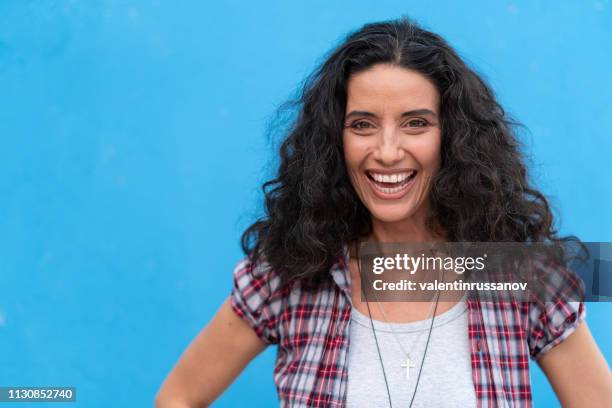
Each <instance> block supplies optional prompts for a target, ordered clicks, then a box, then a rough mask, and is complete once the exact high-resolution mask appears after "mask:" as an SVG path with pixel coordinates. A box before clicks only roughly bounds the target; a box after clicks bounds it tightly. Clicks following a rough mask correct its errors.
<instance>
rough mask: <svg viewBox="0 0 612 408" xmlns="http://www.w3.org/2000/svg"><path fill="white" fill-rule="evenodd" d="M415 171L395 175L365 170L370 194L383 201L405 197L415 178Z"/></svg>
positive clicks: (410, 170) (409, 170)
mask: <svg viewBox="0 0 612 408" xmlns="http://www.w3.org/2000/svg"><path fill="white" fill-rule="evenodd" d="M417 173H418V172H417V170H414V169H408V170H406V171H401V172H397V173H388V172H385V173H383V172H380V171H376V170H367V171H366V172H365V176H366V179H367V180H368V185H369V186H370V188H371V190H372V192H373V193H374V194H375V195H376V196H377V197H379V198H381V199H383V200H397V199H398V198H402V197H403V196H404V195H406V194H407V193H408V192H409V191H410V189H411V187H412V186H413V185H414V181H415V179H416V176H417Z"/></svg>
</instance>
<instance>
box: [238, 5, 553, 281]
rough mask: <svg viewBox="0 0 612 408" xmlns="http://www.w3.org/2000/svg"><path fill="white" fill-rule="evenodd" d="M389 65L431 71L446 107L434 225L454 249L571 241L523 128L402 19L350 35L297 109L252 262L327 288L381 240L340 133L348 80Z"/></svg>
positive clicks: (255, 230)
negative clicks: (540, 184) (527, 156)
mask: <svg viewBox="0 0 612 408" xmlns="http://www.w3.org/2000/svg"><path fill="white" fill-rule="evenodd" d="M380 63H385V64H393V65H396V66H400V67H404V68H407V69H411V70H415V71H417V72H419V73H421V74H422V75H424V76H425V77H427V78H428V79H430V80H431V81H432V82H433V84H434V85H435V86H436V88H437V90H438V92H439V94H440V97H441V99H440V100H441V106H440V113H441V124H442V146H441V166H440V170H439V171H438V173H437V175H436V176H435V177H434V179H433V180H432V188H431V192H430V194H431V196H430V200H431V208H432V211H431V214H430V216H429V219H428V226H430V227H433V226H434V225H439V226H441V227H442V228H443V229H444V230H445V232H446V235H447V239H448V241H450V242H462V241H469V242H483V241H486V242H489V241H495V242H503V241H506V242H507V241H512V242H542V241H545V242H550V241H559V240H563V239H565V238H559V237H558V236H557V231H556V230H555V229H554V225H553V215H552V211H551V208H550V205H549V203H548V201H547V199H546V198H545V197H544V195H543V194H542V193H540V192H539V191H538V190H537V189H535V188H534V187H533V186H531V185H530V183H529V181H528V177H527V169H526V165H525V164H524V159H523V156H522V154H521V151H520V147H521V146H520V143H519V141H518V138H517V135H516V131H515V129H514V128H515V127H517V126H521V125H520V123H518V122H516V121H515V120H513V119H511V118H510V117H509V115H507V114H506V113H505V112H504V109H503V108H502V107H501V106H500V105H499V103H498V102H497V101H496V99H495V96H494V93H493V91H492V90H491V88H490V87H489V85H488V84H487V83H486V82H485V81H484V80H483V79H482V78H480V77H479V75H478V74H477V73H476V72H475V71H474V70H472V69H470V68H469V67H468V66H467V65H466V64H465V63H464V61H462V59H461V58H460V57H459V56H458V54H457V53H456V51H455V50H454V49H453V48H452V47H451V46H450V45H449V44H448V43H447V42H446V41H445V40H444V39H443V38H441V37H440V36H439V35H437V34H435V33H432V32H430V31H427V30H425V29H423V28H422V27H420V26H419V25H418V24H417V23H415V22H414V21H413V20H411V19H410V18H408V17H401V18H399V19H396V20H389V21H383V22H377V23H370V24H366V25H364V26H363V27H362V28H361V29H359V30H357V31H354V32H352V33H349V34H348V35H347V36H346V37H345V39H344V41H342V42H341V44H340V45H339V46H337V47H336V48H335V49H333V50H332V51H331V52H329V53H328V54H327V56H326V57H325V58H324V61H323V62H322V63H321V64H320V65H319V66H318V67H317V68H316V70H315V71H314V72H313V73H312V74H311V75H309V76H308V77H307V78H306V80H305V81H304V82H303V88H302V89H301V92H300V93H299V96H298V97H297V98H296V99H295V100H293V101H290V103H291V104H292V106H294V107H296V108H297V115H295V117H294V120H293V123H292V124H291V126H290V127H288V129H287V134H286V137H284V140H283V142H282V144H281V146H280V152H279V153H280V163H279V167H278V172H277V174H276V177H275V178H273V179H272V180H269V181H267V182H265V183H264V184H263V187H262V190H263V193H264V196H265V212H266V214H265V216H264V217H262V218H260V219H258V220H257V221H256V222H254V223H253V224H252V225H250V226H249V227H248V228H247V229H246V230H245V231H244V233H243V235H242V237H241V246H242V250H243V251H244V252H245V254H248V255H249V256H250V258H251V260H252V261H253V262H257V259H258V258H259V257H260V256H264V257H265V260H266V261H267V262H268V263H269V265H270V266H271V267H272V268H273V269H274V270H275V271H277V272H278V273H279V274H280V276H281V281H282V282H283V283H289V282H291V281H294V280H299V281H300V282H303V283H306V284H315V285H317V284H319V283H321V282H323V281H326V280H328V279H329V269H330V267H331V266H332V265H333V264H334V263H335V262H337V261H338V259H339V258H340V257H341V256H342V255H343V252H342V251H343V246H344V245H348V244H350V243H353V242H354V241H355V240H357V239H359V238H360V237H364V236H367V235H369V234H370V233H371V231H372V222H371V216H370V213H369V211H368V210H367V208H366V207H365V206H364V205H363V203H362V202H361V200H360V199H359V197H358V196H357V194H356V192H355V190H354V189H353V186H352V185H351V182H350V180H349V177H348V174H347V170H346V167H345V161H344V153H343V146H342V130H343V126H342V125H343V123H344V114H345V109H346V100H347V81H348V79H349V77H350V76H351V75H353V74H355V73H358V72H360V71H363V70H366V69H368V68H370V67H372V66H373V65H375V64H380ZM285 106H286V105H285ZM434 221H435V222H434Z"/></svg>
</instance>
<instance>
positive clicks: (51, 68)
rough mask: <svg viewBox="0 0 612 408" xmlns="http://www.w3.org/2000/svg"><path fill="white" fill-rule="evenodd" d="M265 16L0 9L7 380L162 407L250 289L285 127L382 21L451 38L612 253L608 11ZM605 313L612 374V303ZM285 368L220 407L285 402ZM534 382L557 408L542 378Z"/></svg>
mask: <svg viewBox="0 0 612 408" xmlns="http://www.w3.org/2000/svg"><path fill="white" fill-rule="evenodd" d="M256 3H259V2H251V1H246V0H245V1H241V2H238V1H224V2H201V1H169V0H166V1H163V0H158V1H145V0H133V1H118V0H113V1H111V0H106V1H94V0H90V1H77V0H73V1H69V0H63V1H59V0H58V1H53V0H48V1H24V0H13V1H11V0H1V1H0V197H2V199H1V200H0V282H1V286H0V349H1V350H2V351H1V352H0V385H74V386H76V387H77V389H78V399H79V402H78V403H77V404H72V405H71V406H83V407H85V406H86V407H98V406H99V407H108V406H147V405H150V404H151V403H152V400H153V395H154V393H155V391H156V390H157V388H158V386H159V385H160V383H161V381H162V380H163V378H164V376H165V375H166V374H167V372H168V371H169V369H170V368H171V366H172V364H173V363H174V362H175V361H176V359H177V358H178V357H179V355H180V353H181V352H182V350H183V349H184V348H185V347H186V346H187V344H188V342H189V341H190V340H191V339H192V338H193V337H194V336H195V335H196V334H197V333H198V331H199V330H200V329H201V328H202V327H203V326H204V325H205V324H206V322H207V321H208V320H209V319H210V318H211V316H212V315H213V313H214V312H215V310H216V308H217V307H218V305H219V304H220V303H221V302H222V301H223V299H224V298H225V297H226V296H227V295H228V293H229V291H230V287H231V272H232V268H233V266H234V265H235V263H236V262H237V260H238V259H239V258H240V257H241V256H242V254H241V252H240V251H239V246H238V238H239V235H240V233H241V232H242V229H243V228H244V227H246V226H247V225H248V222H249V221H251V220H252V219H253V217H254V216H255V215H256V214H257V211H258V210H259V208H260V207H259V205H260V204H259V203H260V200H261V196H260V192H259V190H260V188H259V186H260V184H261V183H262V182H263V181H264V180H265V179H266V174H265V171H267V169H268V167H266V164H267V163H268V160H269V159H271V158H272V157H274V151H273V150H272V149H271V146H269V145H268V143H267V141H266V139H265V138H264V130H265V124H266V120H267V119H268V118H269V117H270V115H271V114H272V112H273V110H274V108H275V106H277V105H278V104H280V103H281V102H283V101H284V100H285V98H286V97H288V96H289V95H290V94H291V92H292V91H293V90H295V89H296V87H297V85H298V84H299V82H300V81H301V80H302V79H303V77H304V76H305V75H306V74H308V73H309V72H310V71H311V70H312V69H313V68H314V67H315V64H316V63H317V62H318V61H319V60H320V58H321V56H322V55H323V53H324V52H326V51H327V50H328V49H329V48H330V47H332V45H333V44H334V43H335V42H336V41H338V40H339V39H340V38H341V36H342V35H343V34H345V33H346V32H347V31H349V30H353V29H356V28H358V27H359V26H360V25H361V24H363V23H365V22H369V21H375V20H381V19H387V18H392V17H397V16H399V15H400V14H407V15H409V16H412V17H414V18H416V19H417V20H418V21H420V22H421V23H422V24H423V25H425V26H426V27H427V28H430V29H432V30H434V31H436V32H439V33H440V34H441V35H443V36H444V37H446V38H447V39H448V41H449V42H450V43H451V44H452V45H454V46H455V47H456V48H457V49H458V51H459V52H460V54H461V55H462V56H463V57H464V58H466V59H467V61H468V62H470V63H471V64H472V65H473V66H474V67H475V68H476V69H477V70H478V71H479V72H481V73H482V74H483V75H484V76H485V78H487V79H488V81H490V83H491V84H492V86H493V87H494V89H495V90H496V92H497V94H498V96H499V99H500V101H501V103H502V104H503V106H504V107H506V109H507V110H508V111H509V112H510V113H511V114H513V115H514V116H515V117H517V118H518V119H519V120H521V121H522V122H523V123H524V124H525V125H526V126H527V127H528V128H529V130H530V132H526V133H525V134H524V135H523V137H524V140H525V143H526V145H527V147H528V149H529V151H530V152H531V153H532V157H533V163H532V165H531V168H532V171H533V175H534V178H535V179H536V180H537V182H538V184H539V186H540V187H541V188H542V189H543V191H544V192H545V193H546V194H547V195H548V196H549V197H551V199H552V202H553V204H554V206H555V208H556V209H557V213H558V214H559V215H560V219H561V220H562V222H561V223H560V224H559V226H560V228H561V231H562V232H563V233H575V234H578V235H579V236H580V237H581V238H582V239H584V240H590V241H612V232H611V231H612V215H611V212H610V211H609V209H610V204H609V203H610V202H611V201H612V193H611V191H610V183H609V180H608V176H609V175H610V174H611V173H612V165H611V164H610V161H609V160H608V159H609V154H610V151H611V147H612V138H611V137H610V134H611V132H612V104H610V100H612V76H611V75H610V71H609V69H610V68H609V67H610V65H611V64H612V42H610V41H609V39H610V38H611V36H612V12H611V8H612V4H610V2H609V1H607V0H605V1H604V0H601V1H573V2H571V1H570V2H555V6H554V7H551V4H552V3H550V2H548V3H547V4H545V2H543V1H516V2H507V1H496V2H490V1H482V2H480V3H479V4H477V5H476V3H474V4H473V5H471V6H470V7H469V8H468V7H467V6H466V3H464V2H454V1H437V2H433V3H434V4H432V2H422V1H406V0H401V1H393V2H391V1H377V2H372V1H350V2H349V1H343V2H333V4H332V2H329V1H308V2H302V4H301V5H298V4H292V5H289V4H288V3H290V2H281V1H274V2H271V1H270V2H267V3H266V4H265V5H262V4H256ZM291 3H294V2H291ZM375 3H376V5H375ZM587 307H588V318H587V319H588V322H589V324H590V326H591V330H592V332H593V333H594V336H595V338H596V339H597V341H598V342H599V345H600V347H601V349H602V350H603V352H604V354H605V355H606V357H607V359H608V360H610V358H612V331H611V329H610V326H609V324H607V323H608V321H609V318H608V316H609V315H610V312H612V304H589V305H588V306H587ZM273 360H274V350H273V349H269V350H267V351H266V352H265V353H263V354H262V356H261V357H259V358H257V359H256V360H255V361H254V362H253V363H252V364H251V365H250V366H249V367H248V368H247V370H246V371H245V372H244V373H243V375H242V376H241V377H240V378H239V379H237V380H236V382H235V383H234V384H233V385H232V386H231V388H230V389H229V390H228V391H227V392H226V394H225V395H224V396H222V397H221V399H220V401H219V403H218V406H238V405H242V406H244V405H245V404H247V403H251V404H253V405H257V406H262V405H273V404H275V402H276V396H275V390H274V386H273V382H272V365H273ZM533 385H534V394H535V402H536V404H538V405H543V406H548V405H550V402H552V401H554V400H555V397H554V394H553V393H552V391H551V389H550V387H549V385H548V384H547V382H546V380H545V378H544V376H543V375H542V374H541V372H539V371H538V370H537V369H536V370H535V371H534V374H533ZM7 406H8V405H7ZM41 406H43V405H41ZM52 406H57V405H52Z"/></svg>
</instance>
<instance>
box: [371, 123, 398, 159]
mask: <svg viewBox="0 0 612 408" xmlns="http://www.w3.org/2000/svg"><path fill="white" fill-rule="evenodd" d="M377 139H378V140H377V146H376V150H375V151H374V158H375V159H376V160H378V161H380V162H381V163H382V164H386V165H392V164H395V163H397V162H398V161H400V160H402V159H403V158H404V149H403V146H401V145H400V138H399V137H398V134H397V133H396V130H395V129H393V128H389V129H384V130H383V131H382V132H381V133H380V135H379V137H378V138H377Z"/></svg>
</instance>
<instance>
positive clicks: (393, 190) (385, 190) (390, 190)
mask: <svg viewBox="0 0 612 408" xmlns="http://www.w3.org/2000/svg"><path fill="white" fill-rule="evenodd" d="M405 187H406V186H399V187H380V186H377V185H375V187H374V188H376V189H377V190H380V191H382V192H383V193H385V194H393V193H397V192H398V191H401V190H403V189H404V188H405Z"/></svg>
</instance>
